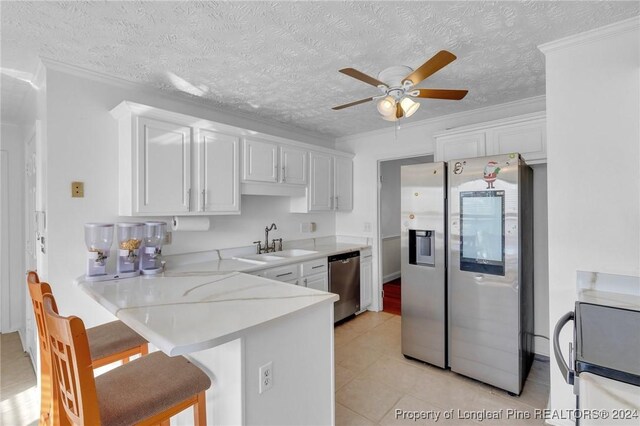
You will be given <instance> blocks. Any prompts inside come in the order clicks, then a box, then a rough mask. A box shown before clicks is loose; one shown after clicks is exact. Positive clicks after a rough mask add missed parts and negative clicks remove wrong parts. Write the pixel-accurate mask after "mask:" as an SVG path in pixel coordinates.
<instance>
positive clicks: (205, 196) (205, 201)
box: [201, 189, 207, 211]
mask: <svg viewBox="0 0 640 426" xmlns="http://www.w3.org/2000/svg"><path fill="white" fill-rule="evenodd" d="M206 205H207V190H206V189H203V190H202V209H201V211H204V210H205V207H206Z"/></svg>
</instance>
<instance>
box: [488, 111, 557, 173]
mask: <svg viewBox="0 0 640 426" xmlns="http://www.w3.org/2000/svg"><path fill="white" fill-rule="evenodd" d="M487 140H488V142H489V143H488V146H487V154H488V155H494V154H509V153H511V152H519V153H520V154H521V155H522V158H524V160H525V161H527V162H529V163H535V162H539V160H546V157H547V126H546V120H545V119H544V118H539V119H535V120H531V121H527V122H523V123H517V124H512V125H505V126H499V127H496V128H494V129H488V130H487Z"/></svg>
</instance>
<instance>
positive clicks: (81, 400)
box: [43, 294, 100, 426]
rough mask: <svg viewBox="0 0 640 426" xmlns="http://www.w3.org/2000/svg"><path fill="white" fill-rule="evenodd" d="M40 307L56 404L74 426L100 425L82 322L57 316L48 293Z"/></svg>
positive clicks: (94, 383) (91, 368) (73, 318)
mask: <svg viewBox="0 0 640 426" xmlns="http://www.w3.org/2000/svg"><path fill="white" fill-rule="evenodd" d="M43 308H44V317H45V322H46V324H47V333H48V336H49V348H50V351H51V364H52V367H53V368H52V369H53V377H54V384H53V386H54V392H55V393H56V394H57V395H56V396H57V398H56V399H57V400H58V405H59V406H61V407H62V408H63V409H64V412H65V413H66V415H67V418H68V419H69V421H70V422H71V423H73V424H76V425H87V426H88V425H92V426H93V425H100V410H99V406H98V396H97V393H96V382H95V379H94V377H93V367H92V365H91V353H90V351H89V340H88V339H87V331H86V329H85V327H84V323H83V322H82V320H81V319H80V318H78V317H75V316H71V317H62V316H60V315H58V310H57V308H56V305H55V299H54V298H53V296H52V295H51V294H45V295H44V296H43Z"/></svg>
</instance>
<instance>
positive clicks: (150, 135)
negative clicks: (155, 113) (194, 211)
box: [135, 117, 191, 214]
mask: <svg viewBox="0 0 640 426" xmlns="http://www.w3.org/2000/svg"><path fill="white" fill-rule="evenodd" d="M137 143H138V147H137V151H138V159H137V160H138V161H137V169H138V170H137V178H138V183H137V191H138V193H137V196H136V197H135V199H136V201H137V206H136V209H135V210H136V213H167V214H175V213H183V212H188V211H189V207H190V198H191V194H190V192H191V128H189V127H185V126H179V125H177V124H172V123H167V122H164V121H158V120H151V119H148V118H144V117H140V118H138V140H137Z"/></svg>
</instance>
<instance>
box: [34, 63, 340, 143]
mask: <svg viewBox="0 0 640 426" xmlns="http://www.w3.org/2000/svg"><path fill="white" fill-rule="evenodd" d="M40 61H41V62H42V64H43V65H44V67H45V68H46V69H51V70H54V71H58V72H62V73H65V74H69V75H73V76H76V77H80V78H85V79H88V80H92V81H96V82H99V83H104V84H109V85H114V86H117V87H120V88H123V89H127V90H142V91H145V92H149V93H153V94H154V95H156V96H158V95H159V96H160V97H163V98H165V99H167V100H171V101H176V102H182V103H188V104H191V105H195V106H197V107H200V108H206V109H208V110H210V111H212V112H215V113H216V114H218V115H220V116H221V117H228V118H231V119H236V120H243V121H247V122H248V123H259V124H261V125H263V126H266V127H267V128H271V129H274V130H277V131H280V132H282V133H283V134H284V135H285V136H283V137H285V138H294V137H295V136H296V135H298V136H303V137H306V138H308V139H309V140H311V141H315V142H317V143H318V144H319V145H320V144H321V145H322V146H332V145H333V143H334V138H333V137H332V136H328V135H325V134H321V133H316V132H312V131H309V130H306V129H302V128H299V127H296V126H290V125H287V124H283V123H279V122H276V121H269V120H266V119H264V118H262V117H258V116H255V115H252V114H247V113H244V112H240V111H227V110H224V111H223V110H222V109H220V108H218V107H216V106H214V105H211V103H209V102H207V101H206V100H204V99H200V98H193V97H190V96H186V95H184V96H183V95H180V94H173V93H167V92H164V91H162V90H160V89H158V88H156V87H153V86H151V85H149V84H145V83H137V82H133V81H130V80H126V79H124V78H121V77H116V76H114V75H111V74H107V73H103V72H100V71H94V70H89V69H86V68H83V67H79V66H76V65H71V64H68V63H64V62H60V61H57V60H55V59H51V58H44V57H40ZM252 130H256V131H259V132H264V130H260V129H252Z"/></svg>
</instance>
